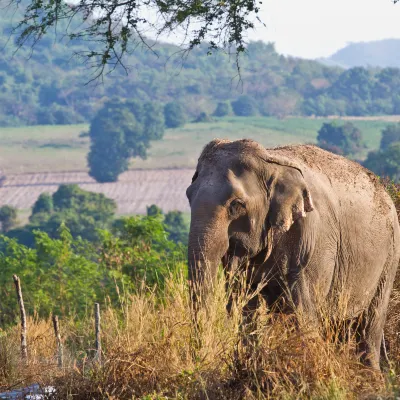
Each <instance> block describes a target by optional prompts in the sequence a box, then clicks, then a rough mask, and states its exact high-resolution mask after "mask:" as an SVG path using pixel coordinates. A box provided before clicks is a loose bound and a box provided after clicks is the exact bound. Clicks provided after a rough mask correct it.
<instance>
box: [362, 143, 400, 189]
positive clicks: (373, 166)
mask: <svg viewBox="0 0 400 400" xmlns="http://www.w3.org/2000/svg"><path fill="white" fill-rule="evenodd" d="M364 166H365V167H366V168H368V169H370V170H371V171H373V172H374V173H375V174H377V175H378V176H381V177H388V178H390V179H391V180H393V181H394V182H400V142H395V143H392V144H391V145H389V147H388V148H386V149H385V150H377V151H371V152H369V153H368V157H367V159H366V160H365V161H364Z"/></svg>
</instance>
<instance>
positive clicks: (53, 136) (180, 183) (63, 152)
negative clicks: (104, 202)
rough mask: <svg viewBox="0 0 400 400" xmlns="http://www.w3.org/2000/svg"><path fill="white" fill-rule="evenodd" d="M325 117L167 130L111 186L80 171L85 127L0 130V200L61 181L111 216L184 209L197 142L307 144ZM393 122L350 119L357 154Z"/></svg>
mask: <svg viewBox="0 0 400 400" xmlns="http://www.w3.org/2000/svg"><path fill="white" fill-rule="evenodd" d="M388 118H389V117H388ZM347 119H348V118H347ZM328 120H331V119H322V118H309V119H307V118H288V119H283V120H279V119H276V118H262V117H253V118H239V117H227V118H224V119H220V120H218V121H216V122H213V123H200V124H187V125H185V126H184V127H182V128H179V129H169V130H167V131H166V134H165V137H164V139H163V140H161V141H158V142H154V143H153V146H152V148H151V149H150V152H149V157H148V159H147V160H140V159H135V160H132V163H131V170H130V171H128V172H127V173H125V174H123V175H122V176H121V177H120V180H119V182H117V183H112V184H97V183H95V182H94V181H93V179H91V178H90V177H89V176H88V175H87V166H86V155H87V152H88V150H89V139H88V137H81V136H80V134H81V133H82V132H85V131H87V130H88V126H87V125H71V126H37V127H22V128H1V129H0V171H1V173H2V174H3V175H5V176H6V179H5V180H4V181H3V182H2V186H1V187H0V205H4V204H9V205H12V206H15V207H17V208H18V209H21V210H27V209H29V208H30V207H31V206H32V204H33V203H34V202H35V201H36V199H37V197H38V196H39V194H40V193H42V192H54V191H55V190H56V189H57V187H58V185H60V184H62V183H77V184H79V185H80V186H81V187H82V188H84V189H86V190H91V191H95V192H101V193H104V194H105V195H106V196H108V197H111V198H113V199H115V200H116V201H117V204H118V213H119V214H133V213H135V214H136V213H145V211H146V206H148V205H150V204H157V205H159V206H161V207H162V208H163V209H164V210H165V211H169V210H172V209H178V210H181V211H184V212H187V211H188V205H187V201H186V198H185V190H186V187H187V186H188V184H189V182H190V178H191V176H192V174H193V168H194V167H195V165H196V162H197V158H198V156H199V153H200V151H201V149H202V147H203V146H204V145H205V144H206V143H207V142H209V141H210V140H212V139H213V138H216V137H219V138H229V139H239V138H251V139H254V140H257V141H259V142H260V143H262V144H264V145H265V146H270V147H271V146H277V145H285V144H296V143H314V142H315V140H316V136H317V131H318V129H319V128H320V126H321V125H322V123H323V122H325V121H328ZM397 120H399V118H398V117H396V118H395V117H390V118H389V120H383V119H382V118H379V117H377V119H376V120H371V119H360V118H357V119H353V120H352V121H353V122H354V123H355V124H356V125H357V126H358V127H359V128H360V129H361V131H362V132H363V135H364V140H365V143H366V146H367V149H366V150H365V152H364V153H363V154H360V158H362V157H364V156H365V155H366V153H367V151H369V150H371V149H374V148H377V147H379V141H380V132H381V130H382V129H383V128H384V127H385V126H386V125H387V124H389V123H394V121H397ZM25 214H26V213H25ZM23 218H24V217H23Z"/></svg>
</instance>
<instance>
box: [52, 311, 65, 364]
mask: <svg viewBox="0 0 400 400" xmlns="http://www.w3.org/2000/svg"><path fill="white" fill-rule="evenodd" d="M52 320H53V328H54V335H55V337H56V342H57V360H58V366H59V367H60V368H62V367H63V365H64V349H63V345H62V342H61V334H60V326H59V324H58V316H57V315H53V317H52Z"/></svg>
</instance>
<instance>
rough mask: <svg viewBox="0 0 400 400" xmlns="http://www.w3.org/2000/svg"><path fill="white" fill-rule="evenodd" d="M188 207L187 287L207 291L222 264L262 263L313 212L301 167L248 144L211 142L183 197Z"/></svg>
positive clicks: (245, 141)
mask: <svg viewBox="0 0 400 400" xmlns="http://www.w3.org/2000/svg"><path fill="white" fill-rule="evenodd" d="M186 195H187V197H188V199H189V203H190V207H191V226H190V235H189V247H188V259H189V281H190V283H191V287H192V288H194V287H197V288H198V289H201V288H208V287H209V285H210V284H211V283H212V281H213V279H214V277H215V276H216V271H217V268H218V265H219V264H220V263H221V261H222V262H223V263H224V264H226V262H227V259H228V257H229V258H230V259H234V260H236V263H239V264H241V263H243V262H245V261H247V260H249V259H251V258H253V257H255V256H260V254H261V255H263V257H264V261H265V260H267V259H268V258H269V257H270V256H271V252H272V251H273V249H274V247H275V246H276V245H277V243H278V242H279V240H280V238H281V237H282V235H283V234H285V232H287V231H288V230H289V229H290V228H291V226H292V225H293V224H294V223H295V222H296V221H297V220H299V219H301V218H305V217H306V214H307V213H308V212H311V211H312V210H313V202H312V199H311V194H310V191H309V189H308V187H307V185H306V182H305V180H304V177H303V174H302V171H301V169H300V167H299V166H297V165H296V164H294V163H293V162H291V160H289V159H287V158H285V157H283V156H280V155H276V154H274V152H273V151H268V150H266V149H265V148H264V147H262V146H261V145H259V144H258V143H256V142H254V141H251V140H238V141H233V142H232V141H228V140H218V139H217V140H213V141H212V142H210V143H209V144H208V145H206V147H205V148H204V150H203V152H202V153H201V155H200V158H199V161H198V165H197V168H196V172H195V174H194V176H193V178H192V183H191V185H190V186H189V187H188V189H187V191H186Z"/></svg>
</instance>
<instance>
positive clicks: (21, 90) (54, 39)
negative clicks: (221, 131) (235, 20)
mask: <svg viewBox="0 0 400 400" xmlns="http://www.w3.org/2000/svg"><path fill="white" fill-rule="evenodd" d="M15 19H17V17H16V16H13V18H12V14H10V13H7V12H5V13H4V14H2V16H0V32H1V33H0V45H2V47H4V50H3V51H2V53H1V54H0V126H19V125H54V124H57V125H63V124H76V123H80V122H88V121H90V120H92V118H93V117H94V115H95V114H96V112H97V111H98V109H99V108H100V107H101V106H102V104H103V103H104V102H105V101H107V100H109V99H111V98H113V99H115V98H117V99H127V98H128V99H135V100H138V101H142V102H146V101H153V102H160V103H162V104H165V103H168V102H170V101H172V100H174V101H175V100H178V101H179V102H180V103H181V104H182V105H183V106H184V108H185V112H186V113H187V115H189V116H190V117H191V118H196V117H198V116H199V115H201V114H202V113H205V114H207V115H209V114H213V113H214V112H215V111H216V110H217V106H218V103H220V102H232V105H234V103H235V102H236V101H237V100H238V99H239V98H240V97H241V96H246V97H247V99H246V100H247V102H248V103H251V105H252V107H250V109H249V110H248V111H247V113H248V114H247V115H263V116H278V117H285V116H290V115H305V116H311V115H317V116H327V115H339V116H345V115H350V116H364V115H381V114H384V115H386V114H388V115H390V114H399V113H400V70H399V69H396V68H383V69H367V68H359V67H355V68H351V69H347V70H345V69H341V68H338V67H327V66H325V65H323V64H320V63H318V62H316V61H312V60H302V59H297V58H293V57H284V56H282V55H280V54H278V53H277V52H276V50H275V48H274V45H273V44H272V43H269V44H266V43H262V42H251V43H249V44H248V45H247V48H246V51H245V53H243V54H242V55H241V58H240V74H238V70H237V64H236V62H235V59H234V58H231V57H230V56H229V55H226V54H224V53H222V52H215V53H213V54H211V55H210V54H209V52H208V48H207V46H206V45H204V46H200V47H199V48H196V49H193V51H191V52H190V53H189V54H183V53H182V52H181V51H180V49H179V48H178V47H176V46H174V45H170V44H162V43H160V44H158V45H157V46H155V47H154V50H153V51H150V50H149V49H145V48H141V47H138V48H136V49H135V50H134V51H133V52H132V53H131V54H129V55H126V60H125V63H124V65H125V67H126V70H125V69H124V68H123V67H121V66H119V67H117V68H115V70H113V71H108V72H110V74H107V79H104V80H103V81H102V80H101V79H95V80H94V81H92V78H93V77H94V76H95V73H96V70H95V69H93V70H92V69H91V68H90V65H87V63H85V59H84V58H82V57H80V54H83V53H87V52H88V51H89V50H90V49H91V47H90V46H94V44H92V43H91V44H88V43H87V42H84V41H82V40H80V39H74V40H68V41H67V40H66V39H65V38H63V37H62V34H59V35H56V34H54V33H51V32H50V33H48V35H46V36H45V37H43V38H42V39H41V40H40V41H39V42H37V43H36V44H35V45H34V46H33V48H32V47H31V45H32V43H29V42H28V43H26V44H25V45H24V46H22V47H20V48H19V49H18V50H17V51H16V46H15V43H14V42H15V40H16V37H15V36H14V35H11V33H10V32H11V26H12V21H14V20H15ZM59 30H60V31H62V27H59ZM28 60H29V62H27V61H28ZM233 111H234V112H235V113H236V114H237V115H243V113H241V111H238V112H237V111H235V107H233ZM217 114H218V112H217Z"/></svg>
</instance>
